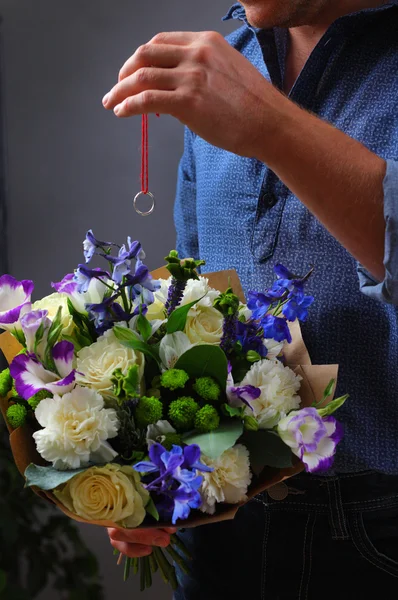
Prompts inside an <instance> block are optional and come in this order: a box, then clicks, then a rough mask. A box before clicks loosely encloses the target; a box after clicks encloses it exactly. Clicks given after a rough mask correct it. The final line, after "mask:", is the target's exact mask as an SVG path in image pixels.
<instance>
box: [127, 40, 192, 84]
mask: <svg viewBox="0 0 398 600" xmlns="http://www.w3.org/2000/svg"><path fill="white" fill-rule="evenodd" d="M184 55H185V53H184V48H183V47H182V46H175V45H170V46H168V45H166V44H152V43H149V44H145V45H144V46H140V48H138V50H137V51H136V52H135V53H134V54H133V56H131V57H130V58H129V59H128V60H127V61H126V62H125V63H124V65H123V67H122V68H121V69H120V72H119V81H123V79H125V78H126V77H128V76H129V75H132V74H133V73H135V71H137V70H138V69H142V68H143V67H161V68H163V69H167V68H173V67H177V66H178V65H179V64H180V62H181V61H182V60H183V58H184Z"/></svg>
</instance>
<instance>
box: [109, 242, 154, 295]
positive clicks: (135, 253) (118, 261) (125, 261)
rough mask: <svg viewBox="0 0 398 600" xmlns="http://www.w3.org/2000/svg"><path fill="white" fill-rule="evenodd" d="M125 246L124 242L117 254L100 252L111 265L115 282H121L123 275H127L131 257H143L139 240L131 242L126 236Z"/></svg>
mask: <svg viewBox="0 0 398 600" xmlns="http://www.w3.org/2000/svg"><path fill="white" fill-rule="evenodd" d="M127 246H128V248H126V246H125V244H123V246H122V247H121V248H120V250H119V254H118V256H107V255H106V254H102V255H101V256H103V257H104V258H106V259H107V260H108V261H109V262H110V263H111V264H112V265H113V274H112V279H113V281H115V282H116V283H118V284H120V283H122V280H123V277H125V276H126V275H129V273H130V271H131V261H132V259H133V258H138V259H143V258H145V253H144V251H143V249H142V246H141V244H140V242H132V241H131V238H130V237H128V238H127Z"/></svg>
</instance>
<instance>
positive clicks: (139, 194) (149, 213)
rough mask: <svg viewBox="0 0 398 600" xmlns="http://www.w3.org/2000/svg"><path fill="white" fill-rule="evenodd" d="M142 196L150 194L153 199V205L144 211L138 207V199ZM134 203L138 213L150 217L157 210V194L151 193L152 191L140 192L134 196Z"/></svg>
mask: <svg viewBox="0 0 398 600" xmlns="http://www.w3.org/2000/svg"><path fill="white" fill-rule="evenodd" d="M141 196H149V197H150V199H151V200H152V204H151V207H150V209H149V210H147V211H142V210H140V209H139V208H137V200H138V198H141ZM133 205H134V210H135V212H136V213H138V214H139V215H141V217H148V216H149V215H151V214H152V213H153V211H154V210H155V196H154V195H153V194H151V192H147V193H145V192H138V194H137V195H136V197H135V198H134V202H133Z"/></svg>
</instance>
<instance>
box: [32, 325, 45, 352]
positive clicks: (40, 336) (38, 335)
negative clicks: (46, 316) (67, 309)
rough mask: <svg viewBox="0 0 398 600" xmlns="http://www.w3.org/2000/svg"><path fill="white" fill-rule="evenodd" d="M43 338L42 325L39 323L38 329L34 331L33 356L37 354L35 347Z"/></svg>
mask: <svg viewBox="0 0 398 600" xmlns="http://www.w3.org/2000/svg"><path fill="white" fill-rule="evenodd" d="M43 336H44V324H43V323H40V327H39V328H38V330H37V331H36V335H35V344H34V353H35V354H37V347H38V346H39V344H40V342H41V341H42V339H43Z"/></svg>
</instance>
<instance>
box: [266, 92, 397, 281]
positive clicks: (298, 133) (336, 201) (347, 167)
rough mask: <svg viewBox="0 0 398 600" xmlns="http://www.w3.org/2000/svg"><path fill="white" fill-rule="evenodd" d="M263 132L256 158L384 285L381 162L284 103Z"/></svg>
mask: <svg viewBox="0 0 398 600" xmlns="http://www.w3.org/2000/svg"><path fill="white" fill-rule="evenodd" d="M270 123H272V129H271V130H270ZM266 127H267V128H268V129H267V135H265V136H264V138H263V144H262V146H261V147H259V149H258V150H257V152H256V157H257V158H258V159H259V160H261V161H263V162H264V163H266V164H267V165H268V166H269V167H270V168H271V169H272V170H273V171H274V172H275V173H276V174H277V175H278V177H280V179H281V180H282V181H283V182H284V183H285V184H286V185H287V187H288V188H289V189H290V190H291V191H292V192H293V193H294V194H295V195H296V196H297V197H298V198H299V199H300V200H301V202H303V204H305V206H307V208H308V209H309V210H310V211H311V212H312V213H313V214H314V215H315V216H316V217H317V218H318V219H319V221H320V222H321V223H322V224H323V225H324V226H325V227H326V228H327V229H328V230H329V231H330V233H331V234H332V235H333V236H334V237H335V238H336V239H337V240H339V242H340V243H341V244H342V245H343V246H344V247H345V248H346V249H347V250H348V251H349V252H350V253H351V254H352V255H353V256H354V257H355V258H356V259H357V260H358V261H359V262H360V263H361V264H362V265H363V266H364V267H365V268H366V269H367V270H368V271H369V272H370V273H371V274H372V275H373V276H374V277H375V278H376V279H377V280H379V281H381V280H383V278H384V267H383V257H384V237H385V221H384V216H383V180H384V176H385V172H386V163H385V161H384V160H383V159H381V158H379V157H378V156H376V155H375V154H373V153H372V152H370V151H369V150H368V149H367V148H365V146H363V145H362V144H360V143H359V142H357V141H356V140H353V139H352V138H350V137H348V136H347V135H345V134H344V133H342V132H341V131H339V130H338V129H336V128H334V127H332V126H331V125H329V124H328V123H326V122H324V121H322V120H321V119H319V118H318V117H315V116H313V115H311V114H309V113H308V112H306V111H304V110H303V109H301V108H299V107H298V106H297V105H295V104H294V103H293V102H291V101H290V100H288V99H287V98H281V104H280V105H279V106H278V108H277V115H276V118H275V119H274V120H271V121H270V120H268V124H267V125H266Z"/></svg>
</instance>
